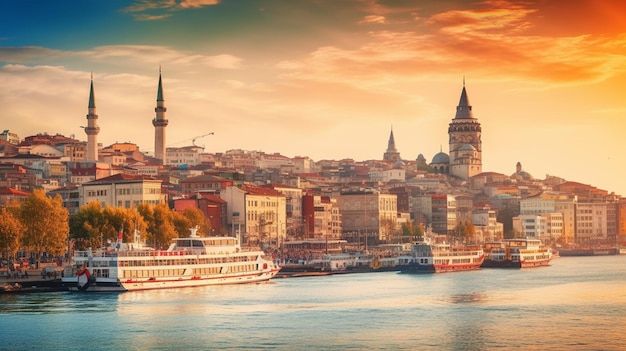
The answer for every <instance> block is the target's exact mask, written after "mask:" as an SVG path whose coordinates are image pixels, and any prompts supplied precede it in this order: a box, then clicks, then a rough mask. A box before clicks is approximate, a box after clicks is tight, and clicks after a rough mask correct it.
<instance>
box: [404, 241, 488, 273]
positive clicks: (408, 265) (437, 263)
mask: <svg viewBox="0 0 626 351" xmlns="http://www.w3.org/2000/svg"><path fill="white" fill-rule="evenodd" d="M484 258H485V255H484V252H483V249H482V247H480V246H452V245H450V244H445V243H444V244H431V243H427V242H420V243H415V244H413V246H412V248H411V254H410V256H403V257H400V258H399V262H398V269H399V270H400V273H443V272H459V271H471V270H476V269H480V265H481V264H482V263H483V260H484Z"/></svg>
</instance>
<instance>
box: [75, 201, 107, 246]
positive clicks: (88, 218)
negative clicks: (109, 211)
mask: <svg viewBox="0 0 626 351" xmlns="http://www.w3.org/2000/svg"><path fill="white" fill-rule="evenodd" d="M106 226H107V219H106V218H105V216H104V213H103V212H102V206H100V203H99V202H96V201H93V202H90V203H88V204H86V205H84V206H83V207H81V208H80V209H79V210H78V212H77V213H76V214H74V215H72V216H71V217H70V232H71V233H72V234H71V235H72V238H74V239H75V240H76V244H75V248H76V249H77V250H85V249H87V248H88V247H99V246H100V244H101V241H102V231H103V230H104V228H105V227H106Z"/></svg>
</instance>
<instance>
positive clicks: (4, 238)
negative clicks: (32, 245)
mask: <svg viewBox="0 0 626 351" xmlns="http://www.w3.org/2000/svg"><path fill="white" fill-rule="evenodd" d="M19 210H20V208H19V206H18V205H17V204H10V205H9V206H7V207H2V208H0V252H1V253H4V255H5V257H6V258H7V259H14V258H15V254H16V253H17V251H18V250H19V249H20V247H21V242H22V237H23V236H24V229H25V228H24V226H23V225H22V222H21V221H20V218H19Z"/></svg>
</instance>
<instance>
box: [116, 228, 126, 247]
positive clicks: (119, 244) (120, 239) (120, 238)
mask: <svg viewBox="0 0 626 351" xmlns="http://www.w3.org/2000/svg"><path fill="white" fill-rule="evenodd" d="M123 236H124V227H122V228H121V229H120V233H119V234H117V245H115V248H117V249H119V248H120V247H121V246H122V238H123Z"/></svg>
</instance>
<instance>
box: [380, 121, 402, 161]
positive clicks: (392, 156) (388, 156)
mask: <svg viewBox="0 0 626 351" xmlns="http://www.w3.org/2000/svg"><path fill="white" fill-rule="evenodd" d="M383 160H384V161H394V162H395V161H398V160H400V153H399V152H398V150H397V149H396V141H395V139H394V138H393V128H391V134H390V135H389V142H388V143H387V151H385V154H384V155H383Z"/></svg>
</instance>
